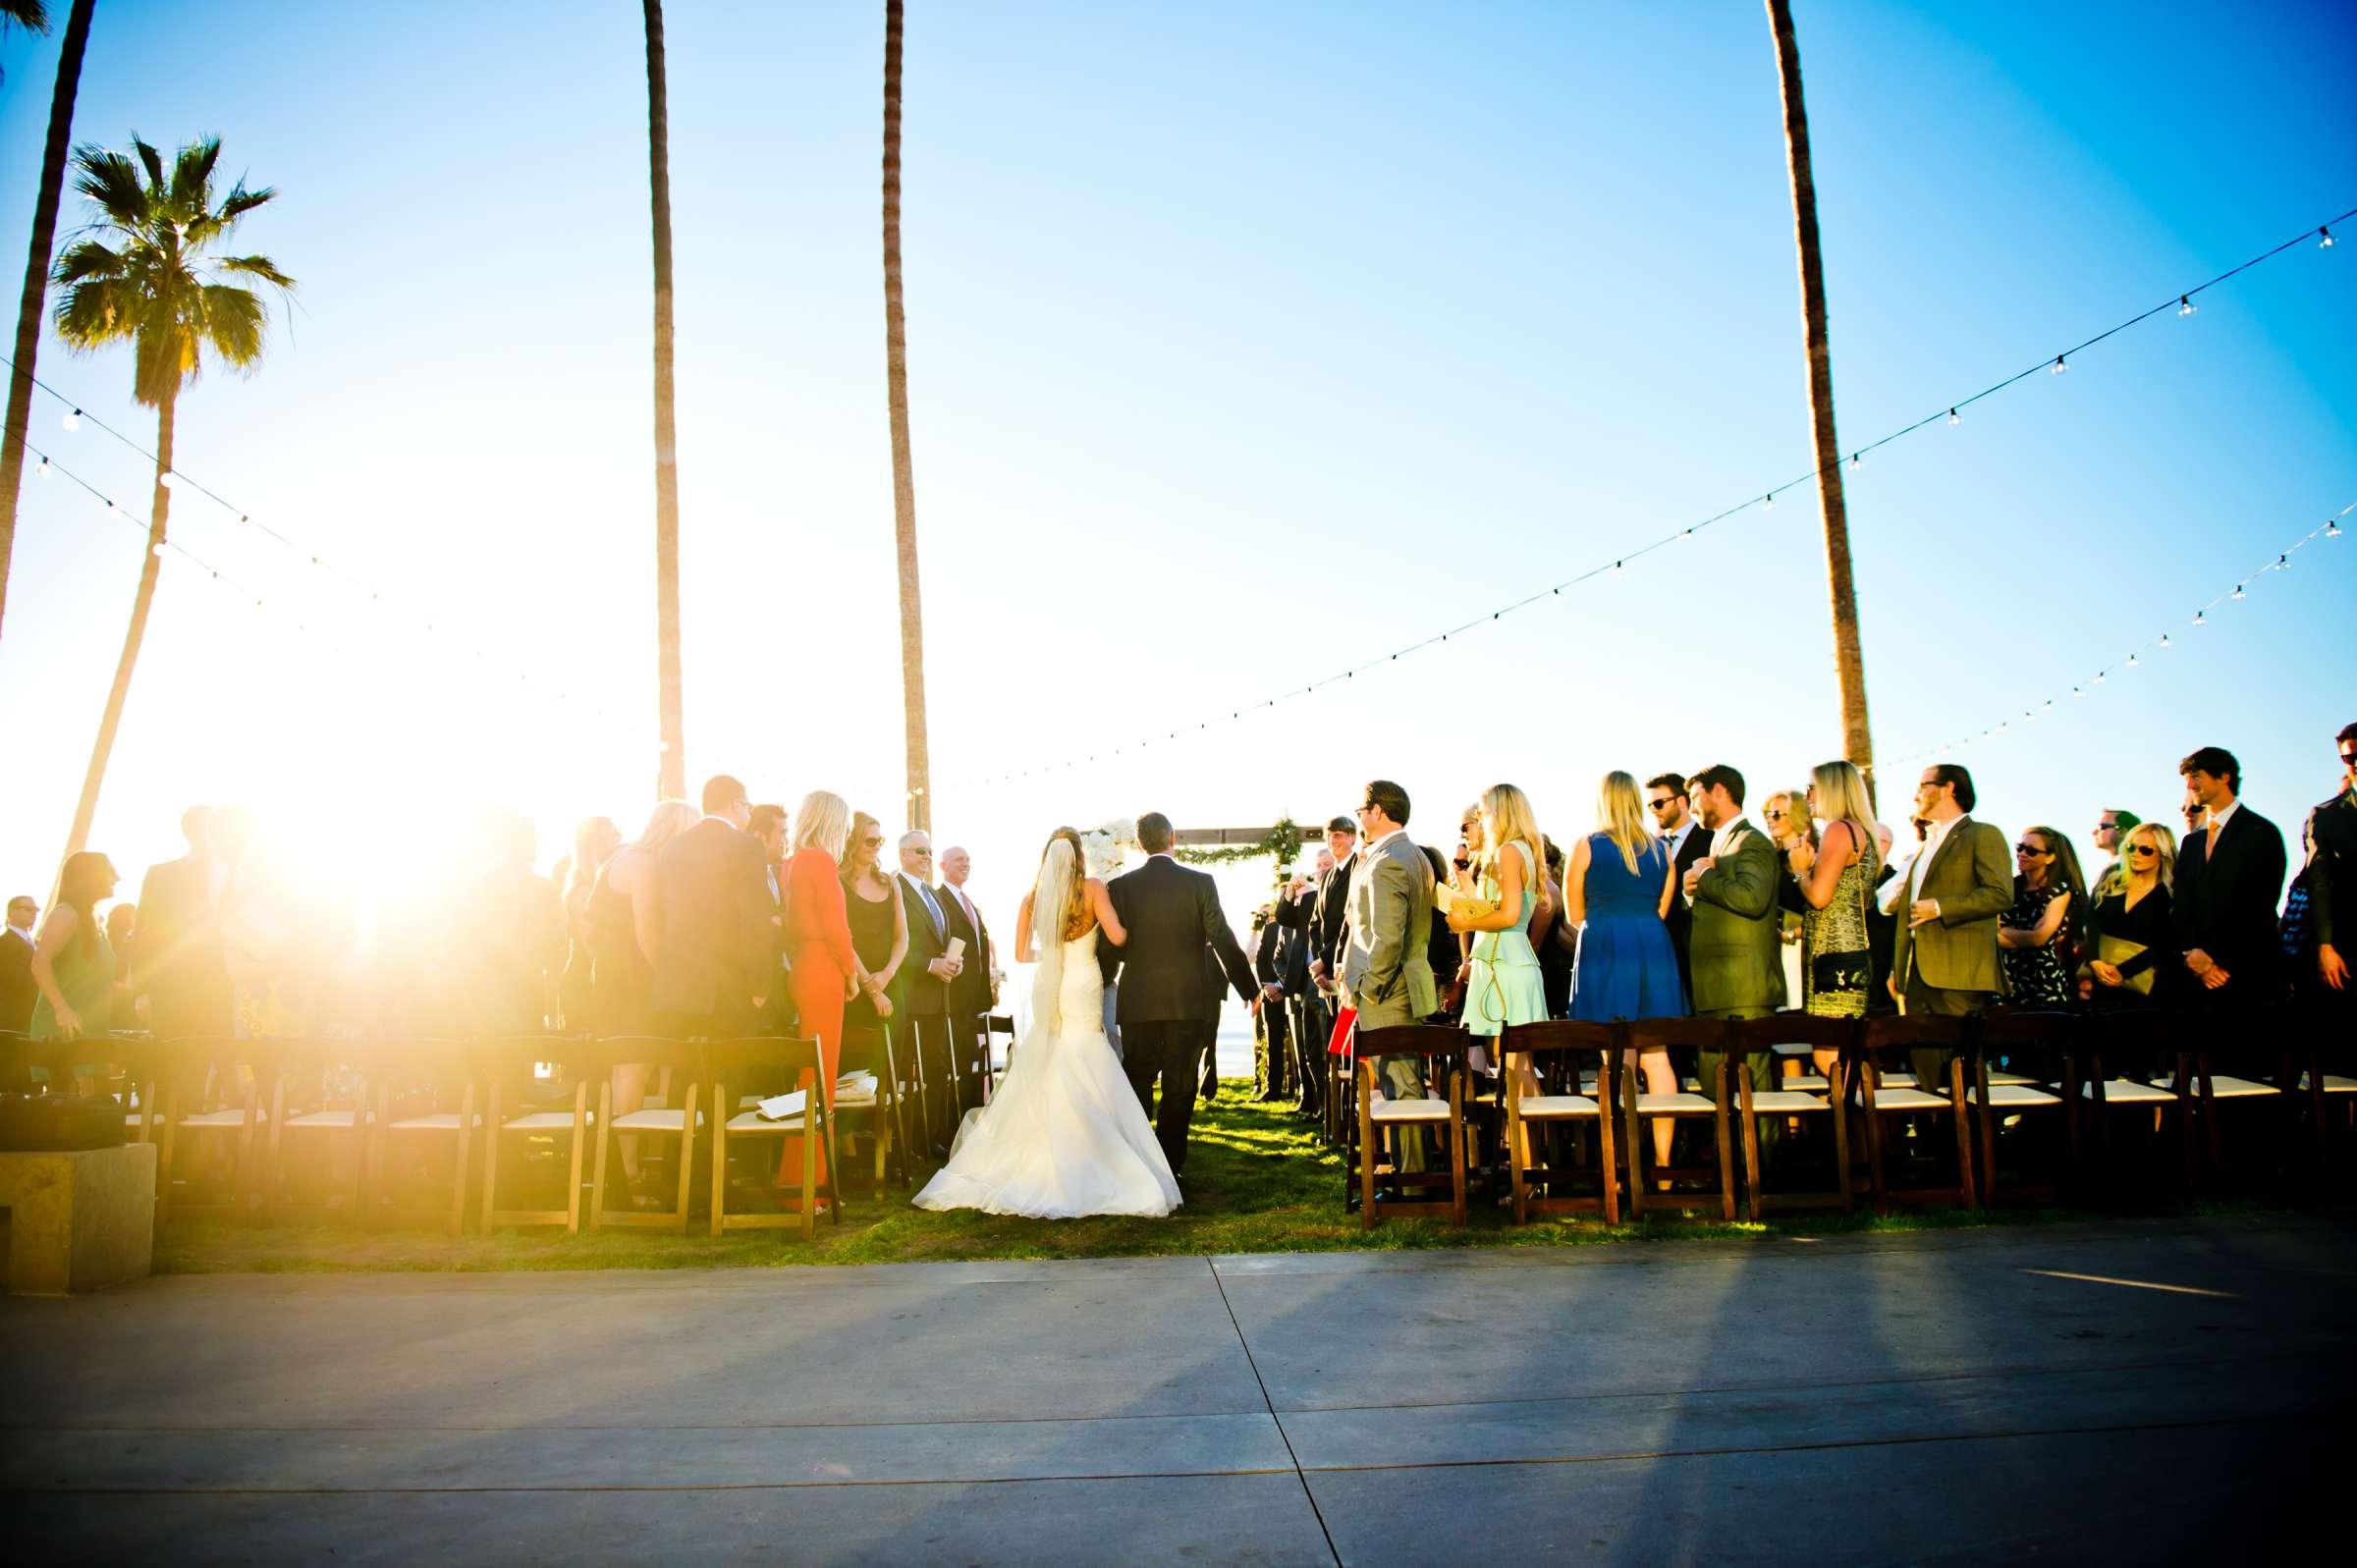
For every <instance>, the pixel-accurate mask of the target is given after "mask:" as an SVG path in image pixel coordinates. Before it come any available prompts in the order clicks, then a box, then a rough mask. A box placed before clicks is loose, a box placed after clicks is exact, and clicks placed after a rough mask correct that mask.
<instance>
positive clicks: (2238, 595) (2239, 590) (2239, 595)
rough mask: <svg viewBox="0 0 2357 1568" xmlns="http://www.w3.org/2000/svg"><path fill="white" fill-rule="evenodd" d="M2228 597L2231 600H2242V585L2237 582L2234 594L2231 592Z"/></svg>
mask: <svg viewBox="0 0 2357 1568" xmlns="http://www.w3.org/2000/svg"><path fill="white" fill-rule="evenodd" d="M2229 597H2231V598H2235V599H2240V598H2242V597H2243V592H2242V584H2241V583H2239V582H2238V583H2236V584H2235V585H2234V592H2233V593H2232V594H2231V595H2229Z"/></svg>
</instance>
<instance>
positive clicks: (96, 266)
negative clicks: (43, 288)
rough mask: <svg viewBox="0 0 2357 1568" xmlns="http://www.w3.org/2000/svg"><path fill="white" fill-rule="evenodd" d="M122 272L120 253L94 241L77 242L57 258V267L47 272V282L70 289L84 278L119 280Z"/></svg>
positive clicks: (123, 269) (122, 262) (123, 270)
mask: <svg viewBox="0 0 2357 1568" xmlns="http://www.w3.org/2000/svg"><path fill="white" fill-rule="evenodd" d="M124 272H125V267H124V261H123V256H122V254H121V253H120V252H118V251H114V250H109V249H108V248H107V247H106V246H104V245H102V244H100V243H98V242H97V241H95V240H77V241H75V242H74V243H72V244H70V245H68V246H66V253H65V254H64V255H62V256H59V257H58V258H57V265H56V266H55V267H52V268H51V269H50V271H49V281H50V282H51V283H54V284H56V285H58V286H59V287H60V288H71V287H73V286H74V285H75V284H78V283H81V282H82V280H83V279H85V278H120V277H122V276H123V275H124Z"/></svg>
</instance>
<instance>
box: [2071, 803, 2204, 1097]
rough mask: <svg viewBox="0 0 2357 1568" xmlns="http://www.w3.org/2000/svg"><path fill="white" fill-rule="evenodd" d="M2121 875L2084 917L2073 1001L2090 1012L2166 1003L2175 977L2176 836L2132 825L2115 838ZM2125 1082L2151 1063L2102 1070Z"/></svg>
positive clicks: (2173, 994) (2151, 825) (2178, 969)
mask: <svg viewBox="0 0 2357 1568" xmlns="http://www.w3.org/2000/svg"><path fill="white" fill-rule="evenodd" d="M2119 863H2120V865H2121V867H2122V868H2123V869H2122V871H2121V873H2120V875H2119V876H2118V878H2116V879H2115V880H2114V881H2113V883H2112V885H2111V887H2110V891H2109V892H2104V893H2103V894H2101V895H2100V896H2096V897H2095V907H2094V908H2093V909H2090V910H2089V911H2088V912H2087V954H2088V956H2087V961H2086V963H2085V964H2084V965H2083V966H2081V968H2080V970H2079V976H2080V993H2081V995H2083V996H2085V997H2087V998H2088V1000H2092V1001H2093V1002H2094V1003H2095V1005H2096V1006H2098V1007H2100V1008H2103V1009H2106V1010H2108V1011H2109V1010H2113V1009H2119V1008H2132V1007H2150V1006H2154V1005H2156V1004H2158V1003H2162V1002H2169V1001H2174V1000H2176V998H2177V994H2178V990H2179V988H2178V984H2177V979H2178V976H2180V975H2182V974H2183V973H2184V970H2183V968H2182V966H2181V965H2180V964H2178V963H2177V962H2175V961H2174V960H2175V959H2176V956H2177V951H2176V945H2175V941H2174V936H2175V927H2174V924H2173V922H2172V921H2171V920H2170V918H2169V912H2168V910H2169V903H2170V899H2171V890H2172V889H2173V888H2174V886H2175V883H2176V875H2177V840H2176V835H2174V834H2172V833H2170V832H2169V831H2168V829H2167V828H2166V827H2165V826H2164V825H2163V824H2161V823H2158V822H2140V823H2138V824H2137V825H2136V826H2135V827H2133V828H2129V829H2127V830H2126V831H2125V833H2124V834H2123V835H2122V837H2121V839H2120V845H2119ZM2152 1065H2154V1064H2153V1063H2150V1062H2143V1063H2134V1064H2128V1063H2120V1062H2113V1063H2110V1067H2111V1070H2112V1071H2113V1072H2114V1073H2121V1072H2126V1073H2130V1074H2131V1075H2133V1073H2134V1072H2135V1071H2137V1070H2138V1069H2140V1068H2147V1067H2150V1066H2152Z"/></svg>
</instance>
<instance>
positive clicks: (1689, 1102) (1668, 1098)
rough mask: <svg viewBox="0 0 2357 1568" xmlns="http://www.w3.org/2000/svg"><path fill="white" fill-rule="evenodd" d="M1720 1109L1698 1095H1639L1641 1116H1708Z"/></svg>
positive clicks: (1638, 1108) (1638, 1102) (1639, 1112)
mask: <svg viewBox="0 0 2357 1568" xmlns="http://www.w3.org/2000/svg"><path fill="white" fill-rule="evenodd" d="M1718 1109H1719V1108H1718V1107H1717V1106H1714V1105H1712V1104H1711V1103H1710V1102H1709V1101H1708V1100H1705V1099H1703V1097H1702V1096H1700V1095H1696V1094H1674V1095H1639V1096H1637V1114H1638V1115H1640V1116H1708V1115H1714V1114H1716V1113H1717V1112H1718Z"/></svg>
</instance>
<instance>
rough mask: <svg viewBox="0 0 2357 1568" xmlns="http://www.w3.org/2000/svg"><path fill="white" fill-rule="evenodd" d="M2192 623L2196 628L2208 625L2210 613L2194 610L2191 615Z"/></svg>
mask: <svg viewBox="0 0 2357 1568" xmlns="http://www.w3.org/2000/svg"><path fill="white" fill-rule="evenodd" d="M2193 623H2194V624H2195V625H2197V626H2206V625H2208V624H2210V613H2209V612H2208V611H2207V610H2196V611H2195V612H2194V613H2193Z"/></svg>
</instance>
